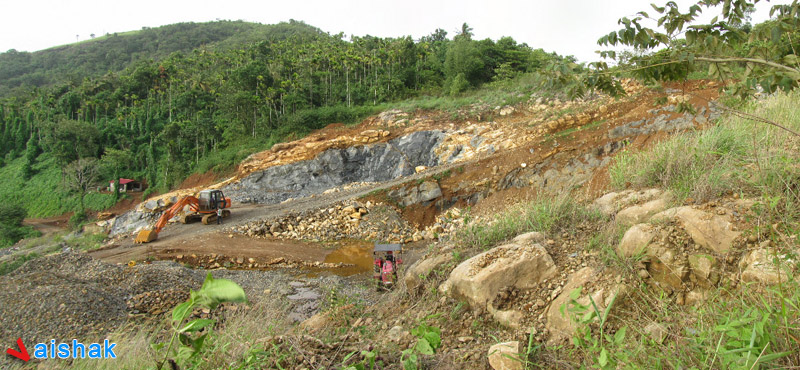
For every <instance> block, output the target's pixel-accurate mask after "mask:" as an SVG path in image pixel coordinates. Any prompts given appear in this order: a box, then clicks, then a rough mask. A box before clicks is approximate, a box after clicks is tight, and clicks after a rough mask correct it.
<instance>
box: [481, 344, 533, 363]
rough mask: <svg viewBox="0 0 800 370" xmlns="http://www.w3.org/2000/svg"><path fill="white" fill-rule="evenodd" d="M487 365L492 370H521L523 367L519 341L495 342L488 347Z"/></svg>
mask: <svg viewBox="0 0 800 370" xmlns="http://www.w3.org/2000/svg"><path fill="white" fill-rule="evenodd" d="M488 357H489V366H491V367H492V369H494V370H522V369H524V368H525V366H524V362H523V359H521V358H520V350H519V342H518V341H513V342H505V343H497V344H495V345H493V346H491V347H489V354H488Z"/></svg>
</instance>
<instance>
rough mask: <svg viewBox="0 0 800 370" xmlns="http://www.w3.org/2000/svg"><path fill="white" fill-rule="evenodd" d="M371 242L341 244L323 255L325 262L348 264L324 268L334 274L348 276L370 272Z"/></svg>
mask: <svg viewBox="0 0 800 370" xmlns="http://www.w3.org/2000/svg"><path fill="white" fill-rule="evenodd" d="M372 249H373V244H372V243H356V244H347V245H343V246H341V247H339V248H337V249H335V250H334V251H333V252H331V253H329V254H328V255H327V256H325V261H324V262H325V263H343V264H346V265H348V266H345V267H337V268H333V269H325V270H326V271H330V272H332V273H334V274H336V275H340V276H350V275H355V274H361V273H365V272H372Z"/></svg>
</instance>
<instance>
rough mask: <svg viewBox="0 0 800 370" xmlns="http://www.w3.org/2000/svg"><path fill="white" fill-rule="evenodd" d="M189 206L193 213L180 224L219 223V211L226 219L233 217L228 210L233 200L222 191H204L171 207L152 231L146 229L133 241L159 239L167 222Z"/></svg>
mask: <svg viewBox="0 0 800 370" xmlns="http://www.w3.org/2000/svg"><path fill="white" fill-rule="evenodd" d="M187 205H188V206H189V207H190V209H191V211H190V212H187V213H186V214H184V215H183V216H181V218H180V222H181V223H184V224H188V223H192V222H196V221H198V220H200V221H202V222H203V225H208V224H212V223H214V222H216V221H217V217H218V216H217V211H218V210H222V217H223V218H226V217H228V216H230V215H231V211H230V210H228V209H227V208H230V207H231V198H226V197H225V195H224V194H222V190H203V191H201V192H200V194H198V196H197V197H193V196H188V197H183V198H181V200H179V201H178V202H177V203H175V204H173V205H172V207H169V209H167V210H166V211H164V214H162V215H161V217H160V218H159V219H158V222H156V224H155V225H154V226H153V228H152V229H149V230H148V229H145V230H142V231H140V232H139V234H137V235H136V238H135V239H133V242H134V243H150V242H152V241H153V240H156V239H158V233H159V232H161V229H163V228H164V226H166V225H167V222H168V221H169V220H170V219H172V218H173V217H175V215H177V214H178V213H180V212H181V211H182V210H183V208H184V207H186V206H187Z"/></svg>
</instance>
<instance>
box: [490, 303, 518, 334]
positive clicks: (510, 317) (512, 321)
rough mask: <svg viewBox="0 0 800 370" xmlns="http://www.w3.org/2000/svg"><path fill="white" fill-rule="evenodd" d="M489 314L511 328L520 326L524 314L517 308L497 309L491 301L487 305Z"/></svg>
mask: <svg viewBox="0 0 800 370" xmlns="http://www.w3.org/2000/svg"><path fill="white" fill-rule="evenodd" d="M487 308H488V311H489V314H490V315H492V318H494V320H495V321H497V322H499V323H500V324H502V325H505V326H507V327H509V328H512V329H520V328H522V319H523V318H524V317H525V315H524V314H523V313H522V312H521V311H519V310H514V309H511V310H498V309H496V308H495V307H494V306H493V305H492V304H491V303H490V304H488V305H487Z"/></svg>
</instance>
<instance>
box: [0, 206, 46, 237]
mask: <svg viewBox="0 0 800 370" xmlns="http://www.w3.org/2000/svg"><path fill="white" fill-rule="evenodd" d="M0 215H3V217H0V248H3V247H8V246H10V245H13V244H14V243H16V242H18V241H20V240H21V239H24V238H27V237H31V236H36V235H38V232H37V231H36V230H34V229H33V228H32V227H30V226H24V225H23V224H22V221H23V220H24V219H25V215H26V213H25V208H22V206H21V205H18V204H0Z"/></svg>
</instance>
